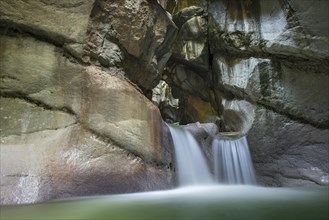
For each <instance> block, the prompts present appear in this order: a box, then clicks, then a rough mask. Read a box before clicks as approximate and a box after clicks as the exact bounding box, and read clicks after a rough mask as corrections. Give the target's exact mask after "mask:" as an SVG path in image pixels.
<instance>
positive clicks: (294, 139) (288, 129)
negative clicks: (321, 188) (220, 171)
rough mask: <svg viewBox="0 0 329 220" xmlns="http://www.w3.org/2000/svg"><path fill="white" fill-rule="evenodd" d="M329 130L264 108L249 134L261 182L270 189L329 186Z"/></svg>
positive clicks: (259, 110)
mask: <svg viewBox="0 0 329 220" xmlns="http://www.w3.org/2000/svg"><path fill="white" fill-rule="evenodd" d="M328 136H329V130H328V129H319V128H316V127H314V126H312V125H309V124H303V123H300V122H297V121H294V120H291V119H290V118H289V117H286V116H283V115H280V114H278V113H275V112H273V111H271V110H268V109H265V108H263V107H258V108H257V109H256V116H255V121H254V124H253V126H252V128H251V129H250V132H249V134H248V141H249V147H250V149H251V155H252V159H253V162H254V166H255V170H256V174H257V181H258V183H259V184H261V185H266V186H314V185H328V184H329V178H328V173H329V161H328V158H329V150H328V144H329V139H328Z"/></svg>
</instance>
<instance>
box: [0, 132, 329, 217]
mask: <svg viewBox="0 0 329 220" xmlns="http://www.w3.org/2000/svg"><path fill="white" fill-rule="evenodd" d="M170 131H171V132H172V137H173V141H174V144H175V153H176V156H177V159H176V160H177V164H176V166H177V169H178V170H177V173H178V181H179V184H180V186H181V187H178V188H177V189H173V190H163V191H154V192H142V193H129V194H120V195H104V196H91V197H77V198H70V199H66V200H61V201H55V202H51V203H45V204H34V205H23V206H3V207H1V219H115V220H118V219H122V220H127V219H143V220H146V219H152V220H154V219H177V220H178V219H180V220H181V219H186V220H190V219H219V220H220V219H223V220H226V219H241V220H242V219H243V220H246V219H250V220H257V219H259V220H264V219H273V220H277V219H298V220H301V219H305V220H306V219H307V220H308V219H317V220H327V219H329V210H328V206H329V188H328V187H295V188H275V187H271V188H269V187H260V186H256V185H241V184H253V183H255V179H254V174H253V169H252V163H251V160H250V154H249V150H248V145H247V142H246V139H245V138H241V139H239V140H235V141H227V140H218V139H216V140H214V142H213V152H214V155H215V158H214V159H215V161H216V162H215V164H214V165H215V166H216V167H217V168H215V169H214V170H215V176H216V179H217V180H218V181H219V182H225V183H229V184H231V183H239V184H231V185H229V184H215V183H214V180H213V177H212V176H213V174H211V172H210V169H209V167H208V164H207V162H206V159H205V157H204V156H203V153H202V151H201V149H200V147H199V145H198V143H197V142H196V140H195V139H194V138H193V136H192V135H191V134H190V133H188V132H186V131H185V130H184V129H183V128H179V127H170ZM224 170H226V171H224ZM231 172H232V173H231Z"/></svg>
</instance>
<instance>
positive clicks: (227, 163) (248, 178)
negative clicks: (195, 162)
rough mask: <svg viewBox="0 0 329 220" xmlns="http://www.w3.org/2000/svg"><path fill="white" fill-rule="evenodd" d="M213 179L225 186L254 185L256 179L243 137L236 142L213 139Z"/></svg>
mask: <svg viewBox="0 0 329 220" xmlns="http://www.w3.org/2000/svg"><path fill="white" fill-rule="evenodd" d="M212 148H213V155H214V170H215V179H216V180H217V181H218V182H221V183H226V184H256V177H255V173H254V168H253V165H252V160H251V156H250V152H249V146H248V143H247V138H246V137H245V136H243V137H241V138H239V139H237V140H225V139H214V140H213V143H212Z"/></svg>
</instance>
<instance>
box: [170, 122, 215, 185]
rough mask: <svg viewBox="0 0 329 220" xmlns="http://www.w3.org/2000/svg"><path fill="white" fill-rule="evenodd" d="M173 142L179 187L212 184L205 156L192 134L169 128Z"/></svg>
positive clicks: (180, 129) (176, 128)
mask: <svg viewBox="0 0 329 220" xmlns="http://www.w3.org/2000/svg"><path fill="white" fill-rule="evenodd" d="M169 129H170V132H171V136H172V139H173V142H174V148H175V158H176V169H177V177H178V184H179V186H189V185H208V184H213V183H214V181H213V176H212V174H211V173H210V169H209V167H208V165H207V161H206V158H205V156H204V155H203V153H202V151H201V148H200V146H199V144H198V143H197V141H196V140H195V139H194V137H193V136H192V134H190V133H189V132H187V131H185V130H184V129H183V128H181V127H178V126H169Z"/></svg>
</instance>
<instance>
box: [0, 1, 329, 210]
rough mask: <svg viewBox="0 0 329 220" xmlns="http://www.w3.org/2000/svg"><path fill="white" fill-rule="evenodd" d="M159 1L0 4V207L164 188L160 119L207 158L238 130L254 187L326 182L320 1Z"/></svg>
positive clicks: (324, 20)
mask: <svg viewBox="0 0 329 220" xmlns="http://www.w3.org/2000/svg"><path fill="white" fill-rule="evenodd" d="M160 2H161V5H162V6H163V7H166V9H167V10H168V11H169V12H171V13H172V15H170V14H169V13H168V12H166V11H165V10H164V9H163V8H162V7H161V5H160V4H159V3H158V1H150V0H125V1H123V0H95V1H92V0H73V1H64V0H60V1H54V0H48V1H45V0H40V1H23V0H17V1H9V0H2V1H1V2H0V42H1V43H0V60H1V75H0V80H1V81H0V82H1V83H0V104H1V106H0V113H1V115H0V120H1V123H0V131H1V133H0V136H1V147H0V150H1V203H2V204H13V203H33V202H42V201H47V200H50V199H53V198H64V197H70V196H80V195H95V194H104V193H123V192H136V191H146V190H155V189H165V188H170V187H172V186H173V185H174V182H175V178H174V177H173V173H174V172H173V169H172V167H173V159H172V158H173V157H172V148H171V147H170V146H171V143H170V142H171V138H170V134H169V131H168V128H167V127H166V126H165V124H164V123H163V121H162V118H161V116H162V117H163V118H164V119H165V120H166V121H170V122H174V121H179V122H180V123H181V124H187V123H190V122H196V121H200V122H203V123H206V124H203V125H199V124H196V125H198V126H196V127H195V126H194V127H193V125H191V126H187V127H188V129H189V130H190V131H192V132H194V134H195V136H196V137H197V138H198V140H199V142H200V143H201V144H202V145H203V150H204V152H205V154H206V155H207V157H208V158H211V151H210V150H209V149H210V148H209V144H210V142H211V140H212V137H213V136H214V135H217V134H218V132H233V133H235V134H237V136H241V135H246V134H248V138H249V142H250V148H251V150H252V158H253V160H254V163H255V168H256V172H257V175H258V182H259V183H260V184H263V185H270V186H272V185H274V186H294V185H328V184H329V182H328V175H329V161H328V151H329V149H328V144H329V140H328V138H327V137H328V130H329V127H328V124H329V123H328V122H329V112H328V111H329V99H328V84H329V76H328V71H329V68H328V66H329V65H328V64H329V57H328V48H329V37H328V35H329V33H328V20H329V19H328V16H329V15H328V3H327V1H326V0H319V1H317V2H316V4H313V3H312V2H311V1H306V0H301V1H295V0H287V1H279V0H273V1H266V2H265V1H260V0H252V1H251V0H250V1H249V0H248V1H247V0H216V1H207V0H188V1H187V0H180V1H160ZM306 9H307V10H306ZM161 79H162V80H165V82H166V84H165V83H164V81H161V82H160V80H161ZM159 82H160V84H159ZM157 85H158V87H156V86H157ZM168 85H169V86H168ZM155 87H156V88H155ZM154 88H155V89H154ZM152 89H153V91H156V92H157V94H158V96H159V97H160V98H159V97H158V98H156V97H155V96H154V97H155V99H154V100H153V103H152V102H151V101H150V100H151V99H152V92H151V90H152ZM164 90H168V91H170V92H165V94H170V95H168V96H167V97H162V94H164V93H163V91H164ZM154 95H156V94H155V93H154ZM165 96H166V95H165ZM176 99H179V101H178V102H177V100H176ZM155 104H157V105H159V108H160V110H161V113H160V111H159V108H158V107H157V106H156V105H155ZM207 146H208V147H207Z"/></svg>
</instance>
